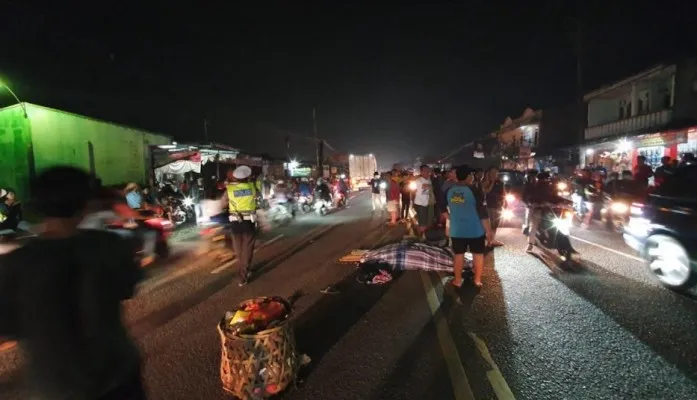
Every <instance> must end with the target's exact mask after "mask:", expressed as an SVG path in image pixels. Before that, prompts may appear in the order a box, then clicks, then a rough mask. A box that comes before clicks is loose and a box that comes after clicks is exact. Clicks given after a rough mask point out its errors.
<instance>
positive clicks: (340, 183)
mask: <svg viewBox="0 0 697 400" xmlns="http://www.w3.org/2000/svg"><path fill="white" fill-rule="evenodd" d="M336 191H337V192H338V193H339V194H340V195H341V196H342V197H343V198H344V203H345V204H348V194H349V187H348V184H347V183H346V180H345V179H344V177H341V176H340V177H339V180H337V182H336Z"/></svg>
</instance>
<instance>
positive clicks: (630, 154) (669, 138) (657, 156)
mask: <svg viewBox="0 0 697 400" xmlns="http://www.w3.org/2000/svg"><path fill="white" fill-rule="evenodd" d="M690 149H692V150H690ZM696 149H697V129H689V130H687V129H685V130H680V131H671V132H661V133H653V134H648V135H638V136H634V137H627V138H622V139H619V140H612V141H605V142H602V143H595V144H589V145H586V146H583V147H582V148H581V160H582V161H583V162H582V166H590V167H603V168H605V169H606V170H607V171H608V172H622V171H626V170H629V171H633V170H634V167H635V166H636V163H637V157H638V156H640V155H642V156H644V157H646V163H647V164H648V165H650V166H651V167H652V168H654V169H655V168H657V167H659V166H660V165H661V158H663V157H664V156H668V157H670V158H672V159H676V158H678V156H679V155H680V154H682V153H685V152H695V151H696Z"/></svg>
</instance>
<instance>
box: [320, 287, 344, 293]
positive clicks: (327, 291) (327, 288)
mask: <svg viewBox="0 0 697 400" xmlns="http://www.w3.org/2000/svg"><path fill="white" fill-rule="evenodd" d="M320 293H322V294H339V293H341V292H339V290H338V289H336V288H335V287H334V285H329V286H327V287H326V288H324V289H322V290H320Z"/></svg>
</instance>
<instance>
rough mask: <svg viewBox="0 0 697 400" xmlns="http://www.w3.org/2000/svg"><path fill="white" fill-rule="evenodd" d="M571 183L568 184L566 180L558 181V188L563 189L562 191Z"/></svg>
mask: <svg viewBox="0 0 697 400" xmlns="http://www.w3.org/2000/svg"><path fill="white" fill-rule="evenodd" d="M568 187H569V185H567V184H566V182H559V183H557V189H559V190H561V191H562V192H563V191H565V190H566V189H567V188H568Z"/></svg>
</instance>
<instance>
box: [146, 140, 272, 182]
mask: <svg viewBox="0 0 697 400" xmlns="http://www.w3.org/2000/svg"><path fill="white" fill-rule="evenodd" d="M152 156H153V166H154V168H155V174H156V175H160V174H175V175H180V174H185V173H187V172H195V173H201V166H202V165H204V164H207V163H209V162H219V163H221V164H245V165H249V166H261V165H262V159H261V157H253V156H250V155H248V154H244V153H242V152H240V150H238V149H235V148H233V147H230V146H226V145H222V144H210V145H192V144H171V145H161V146H153V147H152Z"/></svg>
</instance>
